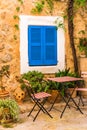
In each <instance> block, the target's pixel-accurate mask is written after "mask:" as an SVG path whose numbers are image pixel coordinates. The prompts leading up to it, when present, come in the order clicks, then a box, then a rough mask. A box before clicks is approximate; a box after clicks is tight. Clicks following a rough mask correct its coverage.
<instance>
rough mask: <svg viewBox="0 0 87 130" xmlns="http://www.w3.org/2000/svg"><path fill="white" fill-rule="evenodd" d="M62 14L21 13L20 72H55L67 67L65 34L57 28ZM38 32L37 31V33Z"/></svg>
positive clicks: (61, 19)
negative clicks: (38, 14)
mask: <svg viewBox="0 0 87 130" xmlns="http://www.w3.org/2000/svg"><path fill="white" fill-rule="evenodd" d="M56 20H58V22H61V21H62V23H63V22H64V21H63V17H61V16H29V15H20V73H21V74H23V73H25V72H28V71H33V70H36V71H40V72H42V73H44V74H50V73H55V72H57V71H58V69H60V70H62V69H64V68H65V34H64V30H63V29H62V28H58V29H56V26H57V25H56V23H55V21H56ZM35 32H36V33H35Z"/></svg>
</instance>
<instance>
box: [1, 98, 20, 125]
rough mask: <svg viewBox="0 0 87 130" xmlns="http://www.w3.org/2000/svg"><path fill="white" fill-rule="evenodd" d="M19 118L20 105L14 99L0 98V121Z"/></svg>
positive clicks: (5, 121)
mask: <svg viewBox="0 0 87 130" xmlns="http://www.w3.org/2000/svg"><path fill="white" fill-rule="evenodd" d="M18 118H19V106H18V104H17V103H16V101H15V100H13V99H0V122H1V123H8V122H9V121H17V120H18Z"/></svg>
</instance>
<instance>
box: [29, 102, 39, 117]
mask: <svg viewBox="0 0 87 130" xmlns="http://www.w3.org/2000/svg"><path fill="white" fill-rule="evenodd" d="M36 105H37V104H36V103H35V105H34V106H33V108H32V110H31V111H30V113H29V114H28V115H27V116H28V117H29V116H30V115H31V113H32V112H33V110H34V108H35V107H36Z"/></svg>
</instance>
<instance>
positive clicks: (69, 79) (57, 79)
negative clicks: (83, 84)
mask: <svg viewBox="0 0 87 130" xmlns="http://www.w3.org/2000/svg"><path fill="white" fill-rule="evenodd" d="M48 80H49V81H54V82H58V83H62V84H63V83H66V82H74V81H80V80H83V79H82V78H76V77H70V76H64V77H55V78H48ZM75 88H76V87H74V88H73V91H72V93H71V94H69V98H68V100H67V101H66V100H65V99H64V96H63V95H62V98H63V100H64V101H65V103H66V105H65V106H64V109H63V111H62V112H61V115H60V118H62V116H63V114H64V112H65V110H66V108H67V106H68V107H69V102H70V100H72V101H73V103H74V105H75V106H76V108H77V110H79V111H80V112H81V113H82V114H83V112H82V110H81V109H80V108H79V105H78V104H77V103H76V102H75V100H74V99H73V98H72V94H73V93H74V91H75ZM58 91H59V90H58ZM60 94H61V91H60ZM56 100H57V97H56V98H55V100H54V102H53V103H52V106H51V109H52V108H53V106H54V104H55V102H56ZM51 109H50V110H51Z"/></svg>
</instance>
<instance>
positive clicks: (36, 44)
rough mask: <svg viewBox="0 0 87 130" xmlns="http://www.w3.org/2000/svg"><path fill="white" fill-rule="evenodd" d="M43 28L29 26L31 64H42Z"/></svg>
mask: <svg viewBox="0 0 87 130" xmlns="http://www.w3.org/2000/svg"><path fill="white" fill-rule="evenodd" d="M41 30H42V28H41V27H40V26H29V27H28V62H29V65H32V66H33V65H42V31H41Z"/></svg>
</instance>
